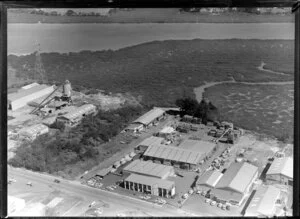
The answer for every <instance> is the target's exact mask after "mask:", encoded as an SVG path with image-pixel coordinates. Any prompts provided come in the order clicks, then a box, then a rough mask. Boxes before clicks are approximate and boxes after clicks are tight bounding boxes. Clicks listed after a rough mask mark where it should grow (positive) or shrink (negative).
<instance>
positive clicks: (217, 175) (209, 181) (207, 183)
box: [196, 170, 223, 191]
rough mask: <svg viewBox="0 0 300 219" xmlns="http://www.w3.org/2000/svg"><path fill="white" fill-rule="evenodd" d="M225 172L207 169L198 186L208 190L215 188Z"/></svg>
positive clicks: (198, 181)
mask: <svg viewBox="0 0 300 219" xmlns="http://www.w3.org/2000/svg"><path fill="white" fill-rule="evenodd" d="M222 176H223V173H221V172H219V171H216V170H209V171H206V172H205V173H204V174H203V175H202V176H201V177H199V179H198V180H197V183H196V184H197V186H199V187H200V189H201V190H202V191H208V190H210V189H213V188H214V187H215V186H216V185H217V183H218V182H219V180H220V179H221V178H222Z"/></svg>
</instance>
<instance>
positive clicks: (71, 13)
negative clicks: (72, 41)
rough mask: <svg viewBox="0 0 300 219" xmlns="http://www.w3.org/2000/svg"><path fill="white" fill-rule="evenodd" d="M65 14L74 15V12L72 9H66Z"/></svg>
mask: <svg viewBox="0 0 300 219" xmlns="http://www.w3.org/2000/svg"><path fill="white" fill-rule="evenodd" d="M65 15H67V16H73V15H76V13H75V12H74V11H73V10H67V11H66V13H65Z"/></svg>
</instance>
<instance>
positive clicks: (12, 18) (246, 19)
mask: <svg viewBox="0 0 300 219" xmlns="http://www.w3.org/2000/svg"><path fill="white" fill-rule="evenodd" d="M114 11H115V12H113V13H110V15H109V16H45V15H38V14H30V13H25V12H23V13H20V12H14V11H11V12H9V13H8V22H9V23H37V22H39V21H41V22H43V23H201V22H202V23H232V22H237V23H255V22H263V23H273V22H294V16H293V15H292V14H291V13H288V14H286V15H275V14H263V15H257V14H250V13H243V12H235V13H222V14H219V15H212V14H208V13H188V12H180V11H179V8H139V9H132V10H129V11H124V10H120V9H115V10H114Z"/></svg>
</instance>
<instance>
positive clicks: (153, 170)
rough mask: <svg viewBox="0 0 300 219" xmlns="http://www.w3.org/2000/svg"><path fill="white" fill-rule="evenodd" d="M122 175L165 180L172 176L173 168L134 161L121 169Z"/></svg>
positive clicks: (149, 162)
mask: <svg viewBox="0 0 300 219" xmlns="http://www.w3.org/2000/svg"><path fill="white" fill-rule="evenodd" d="M123 173H135V174H139V175H144V176H151V177H156V178H160V179H166V178H167V177H169V176H174V174H175V172H174V168H173V167H171V166H166V165H162V164H156V163H152V162H151V161H141V160H135V161H133V162H131V163H130V164H129V165H127V166H126V167H125V168H124V169H123Z"/></svg>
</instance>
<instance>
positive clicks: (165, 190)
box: [124, 174, 175, 198]
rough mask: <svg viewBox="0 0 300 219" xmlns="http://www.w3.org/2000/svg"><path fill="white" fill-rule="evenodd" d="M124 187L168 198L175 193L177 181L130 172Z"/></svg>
mask: <svg viewBox="0 0 300 219" xmlns="http://www.w3.org/2000/svg"><path fill="white" fill-rule="evenodd" d="M124 187H125V189H128V190H133V191H137V192H142V193H146V194H151V195H155V196H161V197H166V198H168V197H172V196H174V195H175V183H174V182H173V181H169V180H164V179H159V178H155V177H149V176H142V175H138V174H130V176H128V177H127V178H126V179H125V180H124Z"/></svg>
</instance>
